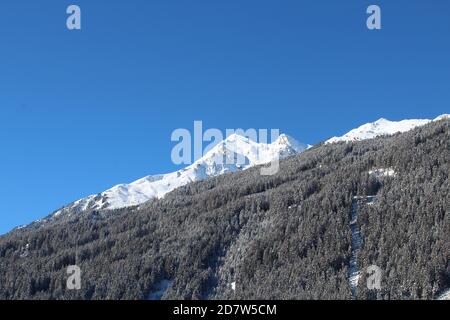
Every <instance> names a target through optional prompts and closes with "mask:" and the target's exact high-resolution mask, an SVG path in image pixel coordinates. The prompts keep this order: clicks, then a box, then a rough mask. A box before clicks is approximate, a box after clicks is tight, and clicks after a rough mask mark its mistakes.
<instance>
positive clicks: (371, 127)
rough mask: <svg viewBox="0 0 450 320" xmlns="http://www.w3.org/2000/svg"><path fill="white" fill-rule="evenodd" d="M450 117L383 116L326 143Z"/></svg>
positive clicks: (360, 138)
mask: <svg viewBox="0 0 450 320" xmlns="http://www.w3.org/2000/svg"><path fill="white" fill-rule="evenodd" d="M448 117H449V115H448V114H443V115H441V116H439V117H437V118H436V119H434V120H428V119H413V120H402V121H389V120H386V119H383V118H381V119H379V120H377V121H375V122H371V123H366V124H364V125H362V126H360V127H359V128H356V129H353V130H351V131H349V132H347V133H346V134H344V135H343V136H341V137H333V138H331V139H329V140H327V141H326V142H325V143H335V142H342V141H344V142H350V141H361V140H366V139H373V138H376V137H380V136H383V135H393V134H396V133H398V132H406V131H410V130H412V129H414V128H416V127H420V126H423V125H426V124H427V123H430V122H432V121H439V120H442V119H444V118H448Z"/></svg>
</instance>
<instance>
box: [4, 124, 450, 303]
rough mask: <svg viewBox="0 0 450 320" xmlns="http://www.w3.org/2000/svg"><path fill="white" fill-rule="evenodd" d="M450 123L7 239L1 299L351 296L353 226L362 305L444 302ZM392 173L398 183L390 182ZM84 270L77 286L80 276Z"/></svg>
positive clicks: (323, 151)
mask: <svg viewBox="0 0 450 320" xmlns="http://www.w3.org/2000/svg"><path fill="white" fill-rule="evenodd" d="M449 138H450V135H449V121H448V120H445V119H444V120H442V121H439V122H436V123H431V124H428V125H426V126H424V127H421V128H418V129H416V130H414V131H410V132H407V133H404V134H398V135H396V136H391V137H384V138H377V139H373V140H367V141H361V142H356V143H339V144H326V145H319V146H316V147H314V148H312V149H309V150H307V151H305V152H304V153H302V154H300V155H297V156H293V157H290V158H287V159H285V160H283V161H282V162H281V164H280V166H281V167H280V172H279V173H278V174H276V175H274V176H261V175H260V174H259V173H260V171H259V169H260V168H258V167H256V168H252V169H249V170H247V171H244V172H238V173H233V174H226V175H223V176H219V177H216V178H211V179H208V180H206V181H202V182H198V183H193V184H190V185H187V186H185V187H181V188H179V189H176V190H175V191H173V192H171V193H169V194H168V195H167V196H166V197H165V198H164V199H161V200H153V201H150V202H148V203H146V204H144V205H141V206H140V207H135V208H131V209H130V208H125V209H121V210H116V211H114V212H108V213H107V214H106V213H105V212H101V211H100V212H96V211H94V212H86V213H83V214H73V215H71V216H70V217H68V218H64V219H61V220H56V221H54V222H49V223H47V224H46V225H44V226H41V227H39V228H36V229H34V228H28V229H23V230H15V231H13V232H11V233H9V234H7V235H5V236H3V237H1V238H0V299H25V298H26V299H147V298H150V297H151V298H154V297H155V296H157V295H155V292H157V291H160V292H161V294H162V298H163V299H351V298H352V293H351V290H350V285H349V262H350V257H351V237H352V234H351V230H350V219H351V210H352V200H353V198H354V197H356V196H369V195H376V201H374V203H373V204H366V205H361V206H360V207H359V217H358V226H359V228H360V230H361V238H362V244H361V248H360V250H359V256H358V264H359V268H360V270H365V269H366V268H367V267H368V266H369V265H377V266H379V267H380V268H381V269H382V270H383V277H382V286H381V290H368V289H367V288H366V286H365V283H366V279H365V275H364V273H362V276H361V278H360V281H359V286H358V295H357V297H358V298H360V299H366V298H368V299H377V298H378V299H434V298H436V297H437V296H438V295H439V293H440V292H441V291H443V290H444V289H446V288H448V287H450V262H449V261H450V194H449V191H450V183H449V172H450V139H449ZM388 170H390V171H389V172H392V174H385V172H386V171H388ZM74 264H76V265H78V266H79V267H80V268H81V270H82V288H81V290H72V291H71V290H67V289H66V279H67V273H66V268H67V266H69V265H74Z"/></svg>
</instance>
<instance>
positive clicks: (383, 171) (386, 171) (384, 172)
mask: <svg viewBox="0 0 450 320" xmlns="http://www.w3.org/2000/svg"><path fill="white" fill-rule="evenodd" d="M369 175H373V176H375V177H376V178H382V177H395V176H396V175H397V173H396V172H395V170H394V169H393V168H379V169H374V170H370V171H369Z"/></svg>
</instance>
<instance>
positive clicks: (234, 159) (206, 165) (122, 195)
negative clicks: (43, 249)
mask: <svg viewBox="0 0 450 320" xmlns="http://www.w3.org/2000/svg"><path fill="white" fill-rule="evenodd" d="M308 147H310V146H308V145H305V144H302V143H299V142H298V141H296V140H295V139H293V138H292V137H290V136H288V135H286V134H282V135H280V136H279V137H278V139H276V140H275V141H274V142H272V143H271V144H266V143H258V142H255V141H252V140H251V139H249V138H247V137H243V136H241V135H238V134H232V135H230V136H229V137H227V138H226V139H225V140H223V141H221V142H220V143H218V144H217V145H216V146H214V147H213V148H212V149H211V150H209V151H208V152H207V153H206V154H205V155H204V156H203V157H201V158H200V159H198V160H197V161H195V162H194V163H193V164H191V165H189V166H188V167H186V168H184V169H181V170H178V171H175V172H172V173H168V174H160V175H154V176H147V177H144V178H142V179H139V180H137V181H134V182H132V183H129V184H119V185H117V186H115V187H113V188H111V189H109V190H106V191H104V192H102V193H99V194H97V195H91V196H88V197H86V198H83V199H80V200H77V201H75V202H73V203H71V204H69V205H67V206H65V207H64V208H62V209H60V210H58V211H56V212H55V213H54V214H53V215H52V217H59V216H63V215H68V214H69V215H70V214H73V213H79V212H83V211H87V210H105V209H107V210H112V209H119V208H124V207H130V206H136V205H140V204H142V203H144V202H147V201H149V200H150V199H153V198H162V197H163V196H164V195H166V194H167V193H168V192H171V191H173V190H174V189H176V188H178V187H181V186H184V185H186V184H188V183H191V182H195V181H199V180H203V179H206V178H209V177H214V176H218V175H221V174H224V173H229V172H236V171H240V170H246V169H248V168H250V167H253V166H256V165H261V164H265V163H269V162H271V161H272V160H274V159H276V158H277V157H279V158H281V159H282V158H285V157H288V156H291V155H294V154H298V153H300V152H302V151H304V150H306V149H307V148H308Z"/></svg>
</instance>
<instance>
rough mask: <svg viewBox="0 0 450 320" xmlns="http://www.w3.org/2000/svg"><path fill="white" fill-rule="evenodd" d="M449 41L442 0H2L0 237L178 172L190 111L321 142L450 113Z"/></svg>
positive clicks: (449, 22) (222, 122)
mask: <svg viewBox="0 0 450 320" xmlns="http://www.w3.org/2000/svg"><path fill="white" fill-rule="evenodd" d="M69 4H77V5H79V6H80V7H81V9H82V28H83V29H82V30H81V31H68V30H67V29H66V25H65V21H66V17H67V15H66V12H65V11H66V8H67V6H68V5H69ZM370 4H378V5H380V6H381V8H382V23H383V29H382V30H381V31H369V30H367V28H366V22H365V21H366V13H365V11H366V8H367V6H368V5H370ZM449 35H450V2H449V1H429V0H408V1H401V0H396V1H392V0H389V1H362V0H345V1H336V0H328V1H321V0H309V1H301V0H292V1H285V0H280V1H278V0H277V1H275V0H271V1H264V0H227V1H225V0H220V1H218V0H194V1H181V0H171V1H167V0H151V1H148V0H127V1H125V0H120V1H119V0H114V1H110V0H108V1H106V0H95V1H93V0H71V1H65V0H54V1H51V0H39V1H34V0H27V1H25V0H2V1H1V3H0V147H1V153H0V159H1V160H0V161H1V162H0V179H1V180H0V182H1V183H0V196H1V201H0V233H3V232H6V231H8V230H9V229H11V228H12V227H14V226H17V225H21V224H25V223H28V222H31V221H33V220H35V219H37V218H41V217H43V216H45V215H47V214H49V213H50V212H51V211H53V210H55V209H57V208H59V207H61V206H62V205H64V204H66V203H69V202H71V201H73V200H76V199H78V198H81V197H84V196H86V195H89V194H93V193H97V192H100V191H103V190H105V189H107V188H110V187H111V186H113V185H115V184H118V183H121V182H130V181H133V180H134V179H137V178H140V177H142V176H145V175H147V174H156V173H164V172H168V171H171V170H174V169H176V167H175V166H174V165H173V164H172V162H171V160H170V151H171V149H172V147H173V145H174V144H173V143H172V142H171V141H170V134H171V132H172V131H173V130H174V129H176V128H191V127H192V125H193V121H194V120H203V122H204V126H206V127H208V128H211V127H213V128H219V129H226V128H238V127H242V128H280V129H281V130H282V131H283V132H285V133H288V134H290V135H292V136H294V137H296V138H297V139H298V140H300V141H302V142H307V143H317V142H319V141H321V140H324V139H325V138H328V137H330V136H333V135H336V134H342V133H344V132H346V131H348V130H349V129H351V128H353V127H356V126H358V125H360V124H362V123H365V122H369V121H374V120H376V119H378V118H380V117H386V118H389V119H393V120H395V119H403V118H434V117H435V116H437V115H439V114H442V113H448V112H449V111H450V110H449V101H450V38H449Z"/></svg>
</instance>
